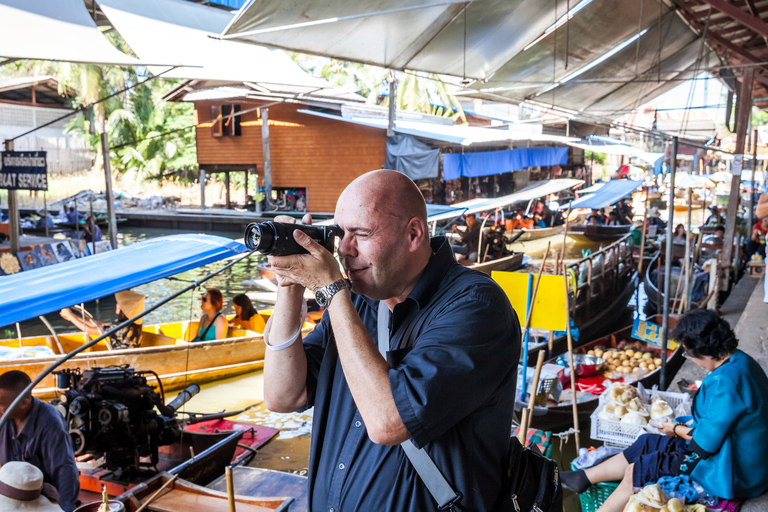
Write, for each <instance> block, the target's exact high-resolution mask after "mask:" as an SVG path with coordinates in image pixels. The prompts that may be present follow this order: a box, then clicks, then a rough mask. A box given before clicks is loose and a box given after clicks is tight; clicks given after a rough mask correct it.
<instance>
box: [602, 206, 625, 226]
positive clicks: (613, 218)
mask: <svg viewBox="0 0 768 512" xmlns="http://www.w3.org/2000/svg"><path fill="white" fill-rule="evenodd" d="M605 225H606V226H621V225H623V223H622V222H621V219H619V212H618V211H617V210H615V209H614V210H611V213H609V214H608V222H606V223H605Z"/></svg>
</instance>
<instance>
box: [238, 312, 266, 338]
mask: <svg viewBox="0 0 768 512" xmlns="http://www.w3.org/2000/svg"><path fill="white" fill-rule="evenodd" d="M232 325H233V326H234V327H238V328H240V329H248V330H249V331H254V332H257V333H259V334H264V328H265V327H266V323H265V322H264V318H262V316H261V315H259V314H255V315H253V316H252V317H251V318H250V319H249V320H241V319H240V318H238V317H235V318H234V319H233V320H232Z"/></svg>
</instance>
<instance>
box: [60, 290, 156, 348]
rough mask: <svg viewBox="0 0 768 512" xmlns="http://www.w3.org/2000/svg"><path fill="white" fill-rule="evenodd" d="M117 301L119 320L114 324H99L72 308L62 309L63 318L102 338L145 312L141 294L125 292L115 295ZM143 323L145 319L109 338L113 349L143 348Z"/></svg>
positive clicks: (116, 311) (116, 310) (140, 319)
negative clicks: (106, 333)
mask: <svg viewBox="0 0 768 512" xmlns="http://www.w3.org/2000/svg"><path fill="white" fill-rule="evenodd" d="M115 300H117V305H116V306H115V313H117V320H116V321H115V322H114V323H109V322H99V321H97V320H95V319H94V318H93V317H92V316H91V315H90V314H88V313H87V312H84V313H83V312H77V311H72V310H71V309H70V308H64V309H62V310H61V317H62V318H63V319H64V320H68V321H70V322H72V323H73V324H74V325H75V327H77V328H78V329H80V330H81V331H85V332H87V333H88V334H90V335H91V336H101V335H102V334H104V333H105V332H107V331H109V330H110V329H112V328H113V327H115V326H116V325H119V324H121V323H123V322H125V321H126V320H128V319H129V318H133V317H134V316H136V315H138V314H139V313H141V312H142V311H144V296H143V295H142V294H140V293H135V292H132V291H130V290H123V291H122V292H117V293H116V294H115ZM142 321H143V319H142V318H139V319H138V320H136V321H135V322H133V323H132V324H130V325H128V326H127V327H123V328H122V329H120V330H119V331H116V332H114V333H112V334H111V335H110V336H109V340H110V345H111V347H112V349H114V350H119V349H125V348H139V347H140V346H141V333H142V330H141V324H142Z"/></svg>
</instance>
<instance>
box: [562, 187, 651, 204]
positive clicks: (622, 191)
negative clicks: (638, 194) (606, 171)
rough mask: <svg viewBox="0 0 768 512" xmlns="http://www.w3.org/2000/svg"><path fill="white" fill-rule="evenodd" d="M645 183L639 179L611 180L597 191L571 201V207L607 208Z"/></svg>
mask: <svg viewBox="0 0 768 512" xmlns="http://www.w3.org/2000/svg"><path fill="white" fill-rule="evenodd" d="M642 184H643V182H642V181H639V180H611V181H609V182H608V183H605V184H604V185H603V186H602V187H600V188H599V189H598V190H596V191H595V192H593V193H591V194H589V195H587V196H586V197H580V198H578V199H577V200H575V201H573V202H572V203H571V208H595V209H599V208H605V207H606V206H609V205H612V204H614V203H618V202H619V200H620V199H623V198H625V197H627V196H628V195H629V194H631V193H632V192H634V191H635V190H637V189H638V188H639V187H640V186H641V185H642Z"/></svg>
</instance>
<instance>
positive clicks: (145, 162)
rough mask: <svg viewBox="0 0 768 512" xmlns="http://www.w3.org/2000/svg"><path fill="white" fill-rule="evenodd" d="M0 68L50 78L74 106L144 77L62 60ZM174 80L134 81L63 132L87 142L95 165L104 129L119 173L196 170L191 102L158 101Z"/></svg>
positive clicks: (129, 70) (129, 71)
mask: <svg viewBox="0 0 768 512" xmlns="http://www.w3.org/2000/svg"><path fill="white" fill-rule="evenodd" d="M113 43H115V45H116V46H118V47H121V46H124V44H125V43H124V42H123V41H121V40H119V39H116V40H115V41H113ZM123 49H127V48H123ZM127 50H128V53H130V51H129V49H127ZM0 70H2V72H3V74H4V75H6V76H36V75H52V76H54V77H55V78H56V79H57V80H58V82H59V87H60V92H63V91H65V90H67V89H72V90H74V91H75V92H76V95H75V97H74V98H73V99H72V100H71V101H70V106H71V107H73V108H78V107H81V106H85V105H90V104H92V103H94V102H96V101H98V100H99V99H101V98H105V97H107V96H110V95H112V94H115V93H118V91H121V90H123V89H125V88H126V87H128V86H130V85H133V84H137V83H139V82H141V81H143V80H145V79H146V77H140V76H138V75H137V74H136V72H135V70H134V69H133V68H122V67H117V66H95V65H91V64H74V63H66V62H46V61H18V62H15V63H12V64H8V65H6V66H4V67H3V68H0ZM177 83H179V81H178V80H164V79H160V78H157V79H154V80H150V81H148V82H146V83H143V84H140V85H137V86H135V87H134V88H133V89H130V90H128V91H125V92H122V93H119V94H117V95H116V96H114V97H112V98H110V99H108V100H106V101H103V102H102V103H99V104H97V105H94V106H93V107H91V108H88V109H86V110H85V111H84V112H83V114H82V115H77V116H73V118H72V120H71V121H69V123H67V125H66V127H65V131H66V132H67V133H75V134H80V135H81V136H82V137H84V138H85V139H86V140H87V141H88V142H89V144H90V146H91V149H92V150H93V152H94V153H95V154H96V159H95V162H96V167H98V168H100V167H101V166H102V162H103V158H102V156H101V139H100V133H101V132H102V131H106V132H107V134H108V135H109V141H110V147H112V148H115V149H113V151H111V154H110V157H111V159H110V162H111V165H112V169H114V170H116V171H118V172H121V173H133V174H136V175H139V176H141V177H142V178H160V177H162V176H163V175H165V174H167V173H168V172H169V171H174V170H179V169H182V168H196V167H197V156H196V147H195V133H194V132H195V131H194V129H192V125H193V123H194V120H193V110H194V106H193V105H191V104H187V103H169V102H165V101H163V100H162V96H163V94H165V93H166V92H168V91H169V90H170V89H171V88H172V87H173V86H175V85H176V84H177ZM174 130H178V131H174ZM167 132H173V133H167Z"/></svg>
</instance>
